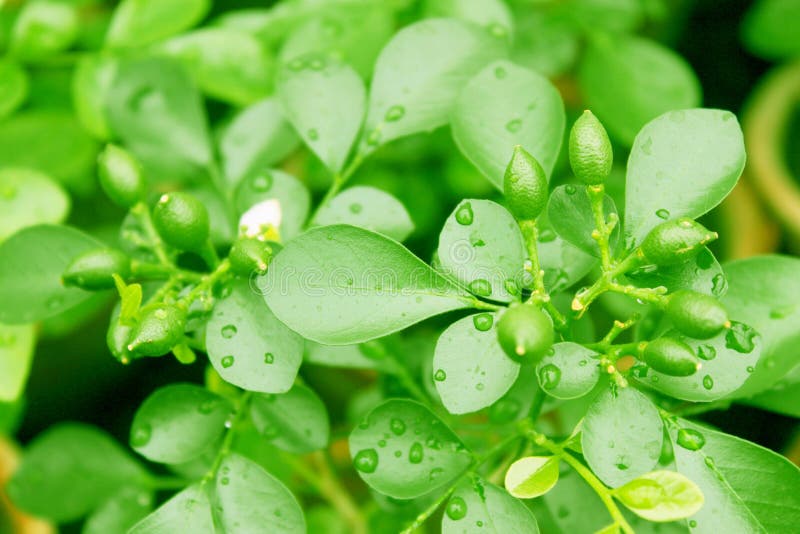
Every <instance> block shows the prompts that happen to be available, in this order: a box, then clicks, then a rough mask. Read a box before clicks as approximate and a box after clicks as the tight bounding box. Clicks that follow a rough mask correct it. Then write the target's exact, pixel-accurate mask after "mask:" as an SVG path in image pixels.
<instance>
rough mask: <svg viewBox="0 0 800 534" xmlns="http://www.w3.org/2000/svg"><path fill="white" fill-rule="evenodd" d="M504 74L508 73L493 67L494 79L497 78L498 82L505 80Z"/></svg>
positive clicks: (500, 68) (501, 68)
mask: <svg viewBox="0 0 800 534" xmlns="http://www.w3.org/2000/svg"><path fill="white" fill-rule="evenodd" d="M506 74H508V73H507V72H506V69H504V68H503V67H495V69H494V77H495V78H497V79H498V80H502V79H503V78H505V77H506Z"/></svg>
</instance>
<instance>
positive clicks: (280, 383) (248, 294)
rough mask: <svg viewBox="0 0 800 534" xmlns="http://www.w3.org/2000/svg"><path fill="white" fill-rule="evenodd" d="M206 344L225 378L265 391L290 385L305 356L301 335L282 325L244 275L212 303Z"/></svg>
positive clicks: (275, 390) (274, 390)
mask: <svg viewBox="0 0 800 534" xmlns="http://www.w3.org/2000/svg"><path fill="white" fill-rule="evenodd" d="M272 269H274V263H273V264H272V265H271V266H270V270H272ZM206 347H207V348H208V358H209V360H211V365H213V366H214V369H216V371H217V372H218V373H219V374H220V376H221V377H222V378H223V379H225V380H226V381H227V382H230V383H231V384H234V385H236V386H239V387H240V388H243V389H246V390H250V391H260V392H263V393H284V392H286V391H289V389H290V388H291V387H292V384H293V383H294V379H295V378H296V377H297V370H298V369H299V368H300V364H301V363H302V361H303V338H301V337H300V336H298V335H297V334H295V333H294V332H292V331H291V330H289V329H288V328H287V327H286V326H284V324H283V323H281V322H280V321H279V320H278V319H277V318H276V317H275V316H274V315H273V314H272V312H271V311H270V308H269V307H268V306H267V304H266V303H265V302H264V299H263V298H262V296H261V295H260V294H259V292H258V291H257V288H254V287H250V285H249V284H248V282H247V281H245V280H240V281H236V282H233V283H232V285H231V291H230V294H229V295H228V296H227V297H225V298H224V299H222V300H219V301H217V303H216V305H215V306H214V311H213V314H212V316H211V318H210V319H209V321H208V326H207V328H206Z"/></svg>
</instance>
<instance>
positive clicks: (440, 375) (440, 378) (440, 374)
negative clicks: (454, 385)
mask: <svg viewBox="0 0 800 534" xmlns="http://www.w3.org/2000/svg"><path fill="white" fill-rule="evenodd" d="M433 379H434V380H436V381H437V382H444V381H445V380H446V379H447V373H446V372H445V370H444V369H437V370H436V372H435V373H433Z"/></svg>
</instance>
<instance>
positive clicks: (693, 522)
mask: <svg viewBox="0 0 800 534" xmlns="http://www.w3.org/2000/svg"><path fill="white" fill-rule="evenodd" d="M696 526H697V521H695V520H694V519H692V520H691V521H689V528H695V527H696Z"/></svg>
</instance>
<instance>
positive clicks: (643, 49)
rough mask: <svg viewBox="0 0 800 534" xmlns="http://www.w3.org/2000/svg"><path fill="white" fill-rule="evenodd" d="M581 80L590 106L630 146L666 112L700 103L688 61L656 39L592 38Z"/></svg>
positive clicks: (620, 139)
mask: <svg viewBox="0 0 800 534" xmlns="http://www.w3.org/2000/svg"><path fill="white" fill-rule="evenodd" d="M578 81H579V84H580V88H581V91H582V93H583V95H584V98H585V99H586V104H587V107H588V108H590V109H591V110H592V111H593V112H594V113H595V114H596V115H597V116H598V117H600V120H601V121H602V122H603V125H605V127H606V128H607V129H608V131H609V133H610V134H611V135H612V136H613V137H615V138H616V139H617V140H619V141H620V142H622V143H623V144H625V145H627V146H630V145H631V143H633V140H634V137H636V134H637V132H638V131H639V130H640V129H641V128H642V126H644V125H645V124H646V123H647V122H649V121H651V120H652V119H654V118H656V117H658V116H659V115H661V114H662V113H665V112H667V111H671V110H675V109H686V108H692V107H695V106H698V105H699V104H700V82H699V81H698V80H697V77H696V76H695V74H694V72H692V69H691V67H690V66H689V64H688V63H686V61H685V60H684V59H683V58H681V56H679V55H678V54H677V53H675V52H673V51H671V50H670V49H668V48H666V47H664V46H662V45H660V44H658V43H656V42H655V41H653V40H650V39H644V38H641V37H636V36H631V35H617V36H614V37H612V36H610V35H597V36H596V37H595V38H593V39H591V40H590V41H589V45H588V47H587V49H586V51H585V53H584V55H583V59H582V60H581V63H580V66H579V67H578ZM685 157H686V156H685V155H682V154H681V153H680V152H677V153H676V154H675V155H674V159H678V158H685Z"/></svg>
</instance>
